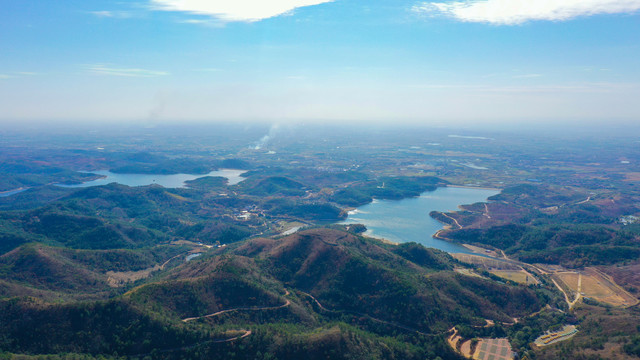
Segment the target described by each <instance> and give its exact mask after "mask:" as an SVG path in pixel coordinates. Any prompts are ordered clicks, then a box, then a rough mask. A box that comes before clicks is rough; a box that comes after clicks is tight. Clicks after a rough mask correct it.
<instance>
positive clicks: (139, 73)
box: [86, 64, 169, 77]
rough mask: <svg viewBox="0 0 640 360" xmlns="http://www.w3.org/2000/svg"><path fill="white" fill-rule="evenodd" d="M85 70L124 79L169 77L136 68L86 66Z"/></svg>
mask: <svg viewBox="0 0 640 360" xmlns="http://www.w3.org/2000/svg"><path fill="white" fill-rule="evenodd" d="M86 70H87V71H88V72H90V73H94V74H99V75H109V76H125V77H156V76H165V75H169V73H168V72H166V71H157V70H148V69H138V68H114V67H108V66H105V65H100V64H96V65H88V66H86Z"/></svg>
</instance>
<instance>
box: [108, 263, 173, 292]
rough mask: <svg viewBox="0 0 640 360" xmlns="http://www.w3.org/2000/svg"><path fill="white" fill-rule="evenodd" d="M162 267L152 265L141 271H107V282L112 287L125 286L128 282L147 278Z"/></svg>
mask: <svg viewBox="0 0 640 360" xmlns="http://www.w3.org/2000/svg"><path fill="white" fill-rule="evenodd" d="M160 269H161V266H160V265H156V266H154V267H150V268H147V269H143V270H139V271H119V272H115V271H107V274H106V275H107V284H109V286H111V287H120V286H124V285H125V284H126V283H128V282H134V281H137V280H140V279H146V278H148V277H149V275H151V273H152V272H154V271H158V270H160Z"/></svg>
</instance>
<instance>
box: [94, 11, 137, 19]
mask: <svg viewBox="0 0 640 360" xmlns="http://www.w3.org/2000/svg"><path fill="white" fill-rule="evenodd" d="M89 14H91V15H93V16H97V17H100V18H114V19H128V18H131V17H133V13H131V12H129V11H112V10H98V11H89Z"/></svg>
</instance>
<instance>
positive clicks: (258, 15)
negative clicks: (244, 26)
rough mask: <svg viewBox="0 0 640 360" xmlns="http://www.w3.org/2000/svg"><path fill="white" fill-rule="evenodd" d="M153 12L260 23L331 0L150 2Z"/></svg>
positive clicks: (159, 0) (161, 0)
mask: <svg viewBox="0 0 640 360" xmlns="http://www.w3.org/2000/svg"><path fill="white" fill-rule="evenodd" d="M150 1H151V7H152V8H153V9H155V10H164V11H181V12H186V13H191V14H199V15H207V16H211V17H213V18H216V19H219V20H222V21H226V22H231V21H244V22H253V21H260V20H264V19H268V18H272V17H275V16H279V15H283V14H287V13H290V12H291V11H292V10H294V9H296V8H299V7H304V6H312V5H318V4H323V3H327V2H332V1H333V0H268V1H267V0H150Z"/></svg>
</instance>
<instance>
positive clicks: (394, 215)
mask: <svg viewBox="0 0 640 360" xmlns="http://www.w3.org/2000/svg"><path fill="white" fill-rule="evenodd" d="M499 192H500V191H499V190H489V189H470V188H457V187H440V188H438V189H436V190H435V191H429V192H425V193H423V194H422V195H420V196H419V197H416V198H408V199H402V200H374V201H373V202H372V203H370V204H367V205H363V206H361V207H359V208H358V209H356V210H353V211H350V212H349V216H348V217H347V219H346V220H344V221H342V222H341V223H342V224H363V225H365V226H366V227H367V231H366V232H365V235H368V236H371V237H376V238H383V239H387V240H390V241H393V242H397V243H403V242H411V241H414V242H417V243H419V244H422V245H424V246H426V247H431V248H436V249H440V250H442V251H446V252H449V253H467V254H471V253H472V252H471V251H470V250H468V249H467V248H465V247H463V246H461V245H457V244H454V243H451V242H448V241H444V240H439V239H436V238H434V237H433V235H434V234H435V233H436V232H438V230H441V229H442V228H443V227H444V225H443V224H442V223H440V222H439V221H437V220H435V219H433V218H432V217H431V216H429V213H430V212H431V211H434V210H435V211H442V212H447V211H455V210H458V206H459V205H464V204H473V203H476V202H482V201H486V200H487V198H488V197H489V196H492V195H495V194H498V193H499Z"/></svg>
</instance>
